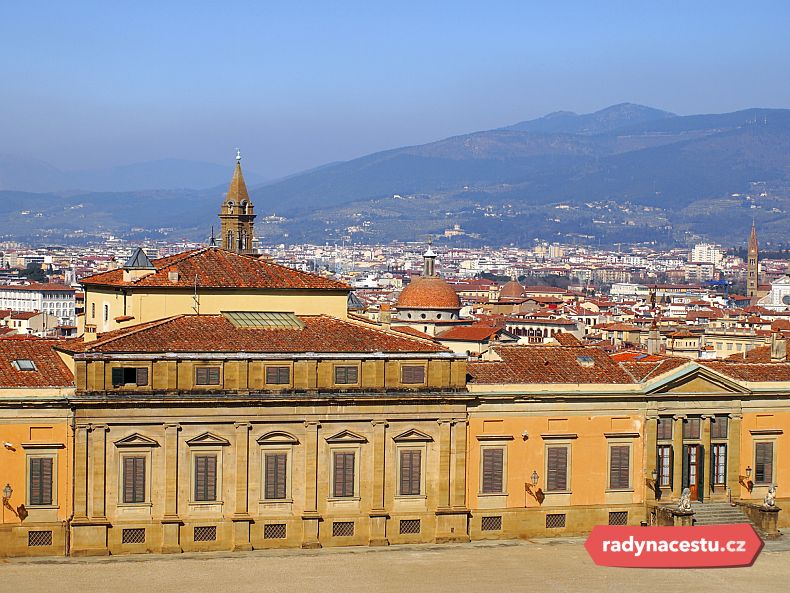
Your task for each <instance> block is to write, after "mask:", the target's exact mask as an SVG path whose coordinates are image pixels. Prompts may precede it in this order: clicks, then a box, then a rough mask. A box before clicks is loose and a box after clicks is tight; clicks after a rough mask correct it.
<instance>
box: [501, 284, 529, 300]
mask: <svg viewBox="0 0 790 593" xmlns="http://www.w3.org/2000/svg"><path fill="white" fill-rule="evenodd" d="M523 296H524V287H523V286H521V284H519V282H518V281H516V280H511V281H510V282H506V283H505V284H504V285H503V286H502V288H501V289H500V291H499V300H503V299H520V298H522V297H523Z"/></svg>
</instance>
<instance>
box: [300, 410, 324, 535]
mask: <svg viewBox="0 0 790 593" xmlns="http://www.w3.org/2000/svg"><path fill="white" fill-rule="evenodd" d="M304 425H305V439H304V440H305V443H304V457H305V459H304V468H305V473H304V512H303V513H302V547H303V548H320V547H321V542H320V541H319V539H318V526H319V523H320V521H321V515H319V514H318V471H319V468H318V431H319V430H320V429H321V424H320V423H319V422H318V421H315V420H308V421H306V422H305V423H304Z"/></svg>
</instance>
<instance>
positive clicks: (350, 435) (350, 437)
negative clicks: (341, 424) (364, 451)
mask: <svg viewBox="0 0 790 593" xmlns="http://www.w3.org/2000/svg"><path fill="white" fill-rule="evenodd" d="M326 442H327V443H367V442H368V440H367V439H366V438H365V437H363V436H362V435H359V434H357V433H355V432H352V431H350V430H342V431H340V432H339V433H337V434H336V435H333V436H331V437H327V439H326Z"/></svg>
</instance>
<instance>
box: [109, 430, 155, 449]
mask: <svg viewBox="0 0 790 593" xmlns="http://www.w3.org/2000/svg"><path fill="white" fill-rule="evenodd" d="M115 446H116V447H158V446H159V443H158V442H156V441H155V440H154V439H152V438H149V437H147V436H143V435H141V434H139V433H137V432H136V433H134V434H130V435H129V436H128V437H124V438H122V439H120V440H117V441H115Z"/></svg>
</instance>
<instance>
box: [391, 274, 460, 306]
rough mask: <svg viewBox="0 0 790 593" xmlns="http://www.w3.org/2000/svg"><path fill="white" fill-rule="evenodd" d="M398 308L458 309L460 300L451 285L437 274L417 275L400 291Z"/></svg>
mask: <svg viewBox="0 0 790 593" xmlns="http://www.w3.org/2000/svg"><path fill="white" fill-rule="evenodd" d="M395 306H396V307H397V308H398V309H460V308H461V301H460V300H459V298H458V294H457V293H456V292H455V290H454V289H453V287H452V286H450V285H449V284H448V283H447V282H446V281H445V280H443V279H442V278H440V277H439V276H418V277H417V278H415V279H414V280H412V281H411V282H409V284H407V285H406V287H405V288H404V289H403V290H402V291H401V293H400V295H399V296H398V302H397V303H396V305H395Z"/></svg>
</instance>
